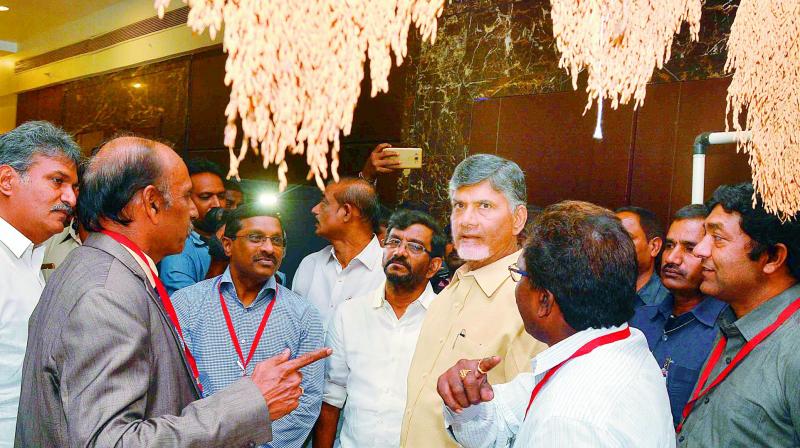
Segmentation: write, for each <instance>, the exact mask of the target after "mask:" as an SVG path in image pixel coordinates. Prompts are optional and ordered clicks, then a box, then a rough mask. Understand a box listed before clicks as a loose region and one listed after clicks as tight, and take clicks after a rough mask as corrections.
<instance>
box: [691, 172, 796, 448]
mask: <svg viewBox="0 0 800 448" xmlns="http://www.w3.org/2000/svg"><path fill="white" fill-rule="evenodd" d="M787 188H788V187H787ZM706 205H707V206H708V209H709V210H710V213H709V215H708V217H707V218H706V220H705V231H706V234H705V236H704V237H703V239H702V240H701V241H700V243H699V244H698V245H697V246H695V248H694V254H695V255H696V256H698V257H700V258H701V259H702V266H703V271H702V272H703V281H702V283H701V284H700V290H701V291H702V292H703V293H704V294H707V295H710V296H714V297H716V298H718V299H719V300H722V301H723V302H725V303H727V304H728V305H729V307H728V308H727V309H725V310H724V311H723V312H722V314H721V315H720V317H719V320H718V323H719V327H720V332H719V335H718V337H717V340H716V342H715V343H714V348H713V349H712V350H711V354H710V355H709V357H708V360H706V362H705V364H704V365H703V368H702V369H701V374H700V379H699V380H698V381H697V385H695V388H694V391H693V392H692V398H691V399H690V400H689V402H688V403H687V404H686V406H685V407H684V409H683V421H682V423H681V425H679V426H678V446H679V447H681V448H685V447H696V446H702V447H706V446H715V447H717V446H718V447H733V446H737V447H751V446H758V447H778V446H780V447H790V446H791V447H796V446H798V445H799V444H800V350H798V347H800V345H798V341H800V312H798V309H800V284H798V280H799V279H800V222H799V221H798V219H800V214H798V213H795V215H794V216H788V217H786V220H782V219H781V218H779V217H778V216H776V215H774V214H772V213H769V212H768V211H767V210H766V209H765V207H764V202H763V199H762V198H761V195H760V194H754V191H753V185H752V184H750V183H742V184H738V185H723V186H721V187H719V188H718V189H717V191H715V192H714V194H713V195H712V197H711V199H709V201H708V202H706Z"/></svg>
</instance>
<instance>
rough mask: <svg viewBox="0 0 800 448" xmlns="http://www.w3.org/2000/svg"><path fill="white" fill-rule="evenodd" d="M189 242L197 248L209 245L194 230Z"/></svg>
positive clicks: (190, 234)
mask: <svg viewBox="0 0 800 448" xmlns="http://www.w3.org/2000/svg"><path fill="white" fill-rule="evenodd" d="M189 241H191V242H192V244H194V245H195V246H197V247H203V246H206V245H207V244H206V242H205V241H203V239H202V238H201V237H200V234H199V233H197V232H195V231H194V230H192V231H191V232H189Z"/></svg>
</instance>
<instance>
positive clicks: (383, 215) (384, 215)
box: [378, 204, 392, 226]
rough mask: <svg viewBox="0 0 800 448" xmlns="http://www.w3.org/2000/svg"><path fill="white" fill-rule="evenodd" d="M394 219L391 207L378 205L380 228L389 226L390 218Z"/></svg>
mask: <svg viewBox="0 0 800 448" xmlns="http://www.w3.org/2000/svg"><path fill="white" fill-rule="evenodd" d="M391 217H392V210H391V209H389V207H387V206H385V205H383V204H379V205H378V226H388V225H389V218H391Z"/></svg>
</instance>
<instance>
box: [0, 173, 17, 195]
mask: <svg viewBox="0 0 800 448" xmlns="http://www.w3.org/2000/svg"><path fill="white" fill-rule="evenodd" d="M19 177H20V176H19V173H17V170H15V169H14V168H11V166H10V165H0V194H2V195H3V196H11V194H12V192H13V190H14V185H15V184H17V183H18V182H19Z"/></svg>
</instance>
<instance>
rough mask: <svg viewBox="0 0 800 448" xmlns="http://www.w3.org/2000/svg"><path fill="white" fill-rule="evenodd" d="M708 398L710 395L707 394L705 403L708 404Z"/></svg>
mask: <svg viewBox="0 0 800 448" xmlns="http://www.w3.org/2000/svg"><path fill="white" fill-rule="evenodd" d="M708 400H709V398H708V395H706V398H705V400H703V403H705V404H708Z"/></svg>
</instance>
